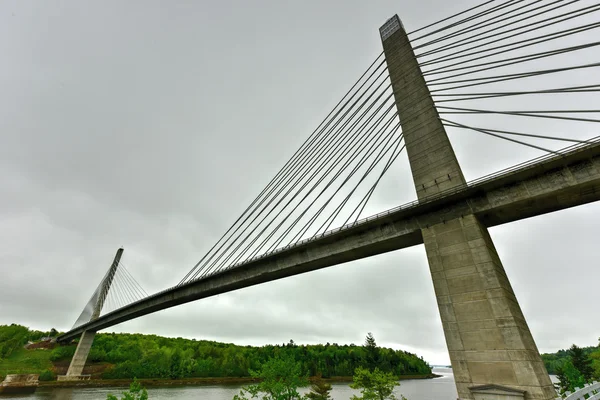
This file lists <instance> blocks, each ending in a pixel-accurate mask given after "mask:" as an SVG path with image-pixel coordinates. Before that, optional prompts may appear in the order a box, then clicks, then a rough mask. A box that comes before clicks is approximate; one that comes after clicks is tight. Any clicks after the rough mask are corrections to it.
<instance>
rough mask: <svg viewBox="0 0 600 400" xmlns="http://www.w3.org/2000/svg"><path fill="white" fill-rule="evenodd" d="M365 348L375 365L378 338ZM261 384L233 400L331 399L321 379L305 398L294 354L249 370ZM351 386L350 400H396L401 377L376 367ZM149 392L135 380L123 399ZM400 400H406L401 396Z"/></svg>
mask: <svg viewBox="0 0 600 400" xmlns="http://www.w3.org/2000/svg"><path fill="white" fill-rule="evenodd" d="M364 347H365V348H366V349H367V351H368V353H369V352H370V354H371V356H373V357H374V359H372V360H371V361H373V362H374V363H375V364H376V362H375V360H376V359H377V357H378V356H377V353H376V352H375V351H373V349H377V345H376V343H375V338H374V337H373V335H372V334H371V333H369V334H368V335H367V339H366V340H365V344H364ZM248 372H249V373H250V375H251V376H252V377H253V378H256V380H257V381H258V383H255V384H253V385H249V386H245V387H243V388H242V389H241V390H240V392H239V394H237V395H235V396H234V397H233V400H250V399H262V400H331V399H332V397H331V389H332V387H331V384H329V383H327V382H325V381H324V380H323V379H322V378H321V376H318V377H317V378H316V379H314V380H313V382H312V385H311V386H310V391H309V392H308V393H306V394H304V395H301V394H300V392H299V389H300V388H303V387H307V386H309V379H308V375H306V374H303V373H302V366H301V364H300V363H299V362H298V361H297V360H295V359H294V358H293V357H292V355H291V354H285V355H279V356H276V357H272V358H269V359H268V360H267V361H265V362H264V363H263V364H262V365H261V366H260V368H259V369H258V370H256V371H253V370H249V371H248ZM352 378H353V379H352V381H353V382H352V384H350V387H351V388H353V389H356V390H358V391H359V392H360V396H357V395H353V396H352V397H351V400H397V397H396V396H395V394H394V391H395V388H396V387H397V386H399V382H398V377H397V376H396V375H394V374H393V373H392V372H383V371H381V370H380V369H379V368H378V367H377V366H375V367H373V366H371V368H366V367H358V368H356V370H355V371H354V376H353V377H352ZM147 399H148V393H147V391H146V390H145V389H144V388H143V387H142V386H141V385H140V383H139V382H138V381H137V379H134V381H133V383H132V384H131V386H130V388H129V391H128V392H123V396H122V397H121V400H147ZM400 399H401V400H407V399H406V398H405V397H404V396H403V395H400ZM107 400H118V398H117V397H116V396H114V395H110V394H109V395H108V396H107Z"/></svg>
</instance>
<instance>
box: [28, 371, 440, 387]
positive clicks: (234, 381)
mask: <svg viewBox="0 0 600 400" xmlns="http://www.w3.org/2000/svg"><path fill="white" fill-rule="evenodd" d="M439 377H441V375H437V374H433V373H432V374H425V375H402V376H400V377H399V380H401V381H403V380H409V379H434V378H439ZM314 379H315V378H314V377H311V378H309V380H310V381H311V382H312V381H313V380H314ZM323 380H324V381H326V382H330V383H345V382H352V377H351V376H334V377H331V378H323ZM258 381H259V379H256V378H250V377H244V378H232V377H224V378H187V379H151V378H150V379H138V382H140V383H141V384H142V385H143V386H144V387H147V388H148V387H169V386H206V385H240V384H250V383H255V382H258ZM131 382H133V380H132V379H91V380H88V381H40V382H39V386H38V387H40V388H42V387H43V388H48V387H49V388H74V387H77V388H79V387H82V388H87V387H89V388H94V387H124V388H127V387H128V386H129V384H130V383H131Z"/></svg>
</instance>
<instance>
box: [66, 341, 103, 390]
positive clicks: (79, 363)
mask: <svg viewBox="0 0 600 400" xmlns="http://www.w3.org/2000/svg"><path fill="white" fill-rule="evenodd" d="M95 336H96V332H93V331H85V332H83V334H82V335H81V338H80V339H79V344H77V350H75V354H74V355H73V359H72V360H71V364H70V365H69V369H68V371H67V375H65V377H64V378H63V379H62V380H71V379H75V380H77V379H79V377H80V376H81V374H82V372H83V368H84V367H85V362H86V361H87V358H88V355H89V354H90V350H91V349H92V344H93V343H94V337H95Z"/></svg>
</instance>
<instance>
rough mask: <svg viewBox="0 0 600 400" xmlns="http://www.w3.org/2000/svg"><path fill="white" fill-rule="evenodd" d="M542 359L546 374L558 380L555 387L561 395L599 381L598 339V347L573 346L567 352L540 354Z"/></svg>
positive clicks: (599, 339) (599, 342) (599, 345)
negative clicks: (554, 376)
mask: <svg viewBox="0 0 600 400" xmlns="http://www.w3.org/2000/svg"><path fill="white" fill-rule="evenodd" d="M542 359H543V360H544V364H545V365H546V369H547V370H548V373H550V374H555V375H556V377H557V378H558V380H559V383H558V384H556V385H555V386H556V387H557V389H558V390H559V391H560V392H561V393H564V392H567V391H569V392H573V391H574V390H575V388H577V387H579V388H582V387H583V386H584V385H585V384H586V383H591V382H592V381H594V380H600V338H598V346H590V347H583V348H582V347H579V346H577V345H575V344H574V345H572V346H571V347H570V348H569V349H568V350H559V351H557V352H556V353H553V354H542Z"/></svg>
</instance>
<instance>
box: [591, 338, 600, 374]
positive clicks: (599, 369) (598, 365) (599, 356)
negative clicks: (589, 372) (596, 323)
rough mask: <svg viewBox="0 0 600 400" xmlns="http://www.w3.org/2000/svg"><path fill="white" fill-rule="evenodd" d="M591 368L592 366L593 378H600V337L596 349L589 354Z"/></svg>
mask: <svg viewBox="0 0 600 400" xmlns="http://www.w3.org/2000/svg"><path fill="white" fill-rule="evenodd" d="M590 359H591V360H592V368H594V379H597V380H600V338H598V349H597V350H595V351H593V352H592V353H591V354H590Z"/></svg>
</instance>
